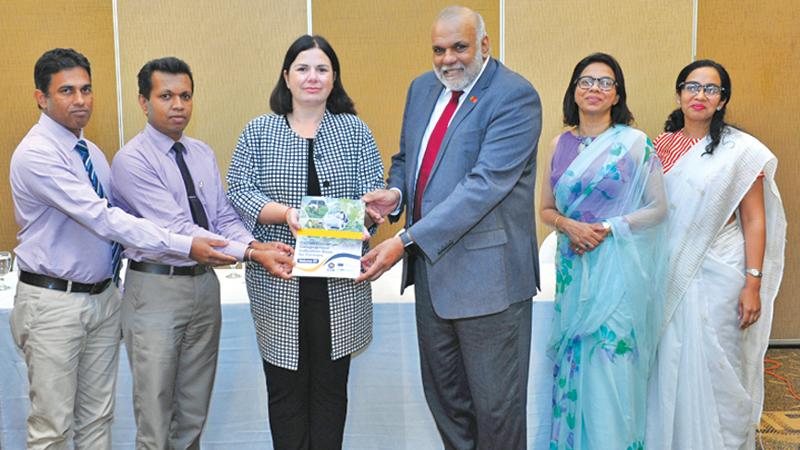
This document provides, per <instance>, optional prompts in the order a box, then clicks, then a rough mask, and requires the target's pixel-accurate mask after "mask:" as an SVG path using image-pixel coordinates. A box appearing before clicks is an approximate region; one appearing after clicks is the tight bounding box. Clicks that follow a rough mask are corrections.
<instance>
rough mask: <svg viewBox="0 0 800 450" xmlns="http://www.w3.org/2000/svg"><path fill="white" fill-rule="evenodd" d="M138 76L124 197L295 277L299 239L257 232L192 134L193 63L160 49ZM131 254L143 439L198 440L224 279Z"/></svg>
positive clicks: (127, 205)
mask: <svg viewBox="0 0 800 450" xmlns="http://www.w3.org/2000/svg"><path fill="white" fill-rule="evenodd" d="M138 78H139V104H140V105H141V107H142V110H143V111H144V113H145V115H146V116H147V122H148V123H147V124H146V125H145V129H144V131H142V132H141V133H139V134H138V135H136V136H135V137H134V138H133V139H131V140H130V141H128V143H127V144H125V146H124V147H123V148H122V149H121V150H120V151H119V153H117V155H116V157H115V158H114V162H113V164H112V175H113V185H114V197H113V199H114V202H115V204H119V206H120V207H121V208H123V209H124V210H126V211H128V212H130V213H131V214H133V215H135V216H139V217H144V218H147V219H149V220H152V221H153V222H155V223H157V224H159V225H161V226H164V227H166V228H168V229H169V230H171V231H172V232H175V233H181V234H188V235H190V236H205V237H209V238H216V239H228V240H229V241H230V243H229V244H228V246H227V247H225V248H224V249H223V250H222V251H224V252H225V253H227V254H229V255H231V256H234V257H235V258H236V259H238V260H243V259H244V260H254V261H257V262H259V263H261V264H262V265H264V267H265V268H266V269H267V270H268V271H269V272H271V273H274V274H276V275H278V276H282V277H285V278H288V277H289V270H290V267H289V266H290V265H291V259H290V258H288V257H287V255H288V254H289V253H291V251H292V249H291V247H288V246H285V245H283V244H277V243H273V244H262V243H259V242H257V241H255V240H254V238H253V235H252V234H250V232H249V231H247V229H246V228H245V227H244V225H243V224H242V222H241V219H240V218H239V215H238V214H237V213H236V211H234V209H233V207H232V206H231V205H230V204H229V203H228V199H227V197H226V196H225V191H224V189H223V185H222V179H221V177H220V172H219V168H218V167H217V162H216V157H215V156H214V151H213V150H212V149H211V148H210V147H209V146H208V145H206V144H204V143H203V142H201V141H198V140H196V139H192V138H190V137H188V136H185V135H184V134H183V130H184V129H185V128H186V126H187V125H188V124H189V120H190V119H191V116H192V95H193V91H194V81H193V79H192V73H191V70H190V69H189V66H188V65H187V64H186V63H185V62H183V61H181V60H179V59H177V58H173V57H168V58H161V59H156V60H153V61H150V62H148V63H147V64H145V65H144V67H142V69H141V70H140V71H139V75H138ZM262 249H266V250H268V251H263V250H262ZM270 249H272V250H270ZM276 253H279V254H280V256H275V254H276ZM125 255H126V256H127V257H128V258H129V260H130V263H129V265H128V272H127V274H126V281H125V292H124V297H123V301H122V303H123V304H122V330H123V338H124V340H125V346H126V348H127V351H128V358H129V360H130V365H131V370H132V371H133V404H134V415H135V419H136V426H137V433H136V448H137V449H196V448H199V445H200V435H201V433H202V430H203V425H204V424H205V420H206V415H207V412H208V405H209V401H210V399H211V389H212V387H213V384H214V374H215V371H216V363H217V350H218V347H219V334H220V326H221V311H220V289H219V282H218V280H217V277H216V275H215V274H214V272H213V271H212V270H209V269H208V267H206V266H202V265H195V264H194V263H193V262H192V261H191V260H189V259H187V258H185V257H181V256H175V255H173V254H170V253H167V252H163V251H158V250H156V251H152V250H134V249H128V250H126V252H125Z"/></svg>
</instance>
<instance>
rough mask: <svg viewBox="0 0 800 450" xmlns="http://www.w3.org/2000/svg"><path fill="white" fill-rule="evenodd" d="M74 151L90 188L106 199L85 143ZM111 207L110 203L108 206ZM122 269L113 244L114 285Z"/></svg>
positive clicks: (117, 246)
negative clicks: (80, 162) (87, 176)
mask: <svg viewBox="0 0 800 450" xmlns="http://www.w3.org/2000/svg"><path fill="white" fill-rule="evenodd" d="M75 151H76V152H78V154H79V155H80V156H81V160H82V161H83V167H84V168H85V169H86V174H87V175H89V181H91V182H92V187H93V188H94V191H95V192H96V193H97V196H98V197H100V198H106V193H105V191H104V190H103V185H102V184H101V183H100V180H98V179H97V174H96V173H95V171H94V165H93V164H92V159H91V158H90V157H89V148H88V147H87V146H86V141H84V140H83V139H81V140H79V141H78V143H77V144H75ZM108 207H109V208H110V207H111V203H109V204H108ZM121 267H122V245H120V244H119V242H114V243H113V245H112V246H111V273H112V278H113V280H114V283H115V284H117V283H118V282H119V269H120V268H121Z"/></svg>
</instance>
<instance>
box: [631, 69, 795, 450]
mask: <svg viewBox="0 0 800 450" xmlns="http://www.w3.org/2000/svg"><path fill="white" fill-rule="evenodd" d="M675 93H676V100H677V102H678V105H679V106H680V107H679V108H678V109H676V110H675V111H673V112H672V114H670V116H669V118H668V119H667V123H666V126H665V133H662V134H661V135H660V136H659V137H658V138H657V139H656V143H655V147H656V150H657V152H658V156H659V158H660V159H661V161H662V163H663V167H664V174H665V175H664V179H665V183H666V187H667V192H668V196H669V200H670V207H669V218H668V221H667V222H668V227H669V240H668V243H669V250H670V269H669V277H668V282H667V297H666V308H665V314H666V316H665V330H664V334H663V337H662V339H661V342H660V344H659V348H658V362H657V364H656V366H655V368H654V370H653V376H652V378H651V380H650V398H649V399H650V401H649V404H648V411H647V444H648V447H649V448H652V449H658V450H662V449H663V450H669V449H672V450H685V449H704V450H723V449H725V450H743V449H753V448H755V431H756V426H757V425H758V422H759V419H760V417H761V407H762V401H763V397H764V395H763V390H764V362H763V361H764V353H765V352H766V350H767V344H768V342H769V331H770V326H771V322H772V305H773V302H774V301H775V296H776V294H777V291H778V286H779V284H780V281H781V277H782V275H783V254H784V253H783V252H784V245H785V240H786V218H785V216H784V212H783V205H782V204H781V199H780V194H779V193H778V187H777V185H776V184H775V170H776V168H777V164H778V161H777V159H776V158H775V155H773V154H772V153H771V152H770V151H769V150H768V149H767V148H766V147H765V146H764V145H763V144H762V143H761V142H759V141H758V140H757V139H755V138H754V137H752V136H750V135H749V134H747V133H744V132H742V131H740V130H737V129H735V128H733V127H731V126H730V125H728V124H727V123H725V120H724V118H725V111H726V109H727V106H728V103H729V102H730V98H731V80H730V77H729V76H728V72H727V71H726V70H725V68H724V67H722V66H721V65H720V64H718V63H716V62H714V61H710V60H700V61H695V62H693V63H691V64H689V65H687V66H686V67H684V68H683V70H681V72H680V74H679V75H678V79H677V81H676V82H675ZM762 275H763V276H762Z"/></svg>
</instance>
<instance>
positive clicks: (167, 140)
mask: <svg viewBox="0 0 800 450" xmlns="http://www.w3.org/2000/svg"><path fill="white" fill-rule="evenodd" d="M144 134H145V136H147V138H148V139H150V140H151V141H153V143H154V144H155V145H156V149H158V150H160V151H162V152H164V153H169V151H170V150H172V146H173V145H174V144H175V140H173V139H172V138H171V137H169V136H167V135H166V134H164V133H162V132H160V131H158V130H156V129H155V127H153V126H152V125H150V123H149V122H148V123H146V124H145V125H144ZM178 142H180V143H181V144H183V147H184V148H187V149H188V146H187V145H186V135H185V134H181V138H180V139H178Z"/></svg>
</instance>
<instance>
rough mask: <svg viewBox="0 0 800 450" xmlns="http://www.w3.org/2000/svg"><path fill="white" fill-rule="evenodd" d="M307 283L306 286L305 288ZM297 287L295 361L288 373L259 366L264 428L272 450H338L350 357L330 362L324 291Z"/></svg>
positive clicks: (305, 285)
mask: <svg viewBox="0 0 800 450" xmlns="http://www.w3.org/2000/svg"><path fill="white" fill-rule="evenodd" d="M308 282H311V283H308ZM314 282H327V280H325V279H302V280H301V283H300V361H299V366H298V370H296V371H295V370H288V369H284V368H282V367H278V366H275V365H272V364H270V363H268V362H266V361H264V374H265V375H266V378H267V394H268V397H269V425H270V430H271V431H272V442H273V446H274V448H275V449H276V450H319V449H341V448H342V436H343V434H344V423H345V416H346V414H347V378H348V375H349V373H350V356H349V355H348V356H345V357H342V358H339V359H337V360H335V361H331V326H330V323H331V321H330V312H329V311H330V309H329V300H328V295H327V283H326V285H325V289H319V286H309V284H313V283H314Z"/></svg>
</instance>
